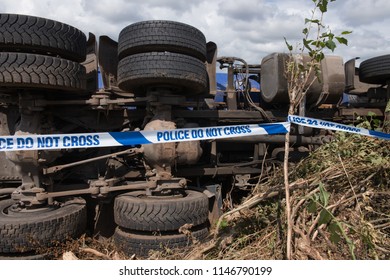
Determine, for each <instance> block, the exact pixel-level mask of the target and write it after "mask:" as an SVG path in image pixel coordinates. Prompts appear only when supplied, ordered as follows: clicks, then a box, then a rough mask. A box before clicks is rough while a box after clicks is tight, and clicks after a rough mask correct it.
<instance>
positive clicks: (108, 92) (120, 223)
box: [0, 14, 390, 258]
mask: <svg viewBox="0 0 390 280" xmlns="http://www.w3.org/2000/svg"><path fill="white" fill-rule="evenodd" d="M286 59H287V55H286V54H281V53H274V54H271V55H269V56H267V57H265V58H264V59H263V60H262V62H261V64H256V65H254V64H248V63H246V61H245V60H243V59H241V58H236V57H219V56H218V55H217V45H216V44H215V43H213V42H206V38H205V36H204V35H203V34H202V32H201V31H199V30H198V29H196V28H194V27H192V26H189V25H187V24H183V23H179V22H172V21H161V20H152V21H144V22H139V23H135V24H131V25H129V26H127V27H125V28H124V29H123V30H122V31H121V33H120V34H119V38H118V41H117V42H116V41H114V40H112V39H111V38H109V37H107V36H101V37H100V38H99V39H98V40H97V39H96V37H95V36H94V35H93V34H89V38H88V39H87V38H86V36H85V34H83V33H82V32H81V31H80V30H78V29H77V28H74V27H72V26H69V25H67V24H64V23H60V22H57V21H54V20H49V19H44V18H38V17H33V16H25V15H14V14H0V164H1V168H0V256H1V257H4V258H7V257H13V256H20V255H21V254H24V255H27V256H30V255H36V254H38V253H39V252H40V250H42V248H46V247H50V246H52V245H54V244H57V243H58V242H62V241H64V240H66V239H67V238H77V237H79V236H80V235H81V234H83V233H85V232H89V233H90V234H92V233H100V234H101V235H103V236H112V238H113V240H114V241H115V243H116V244H117V245H118V247H119V248H120V249H122V250H123V251H125V252H127V253H129V254H134V253H135V254H139V255H144V254H147V252H148V251H149V250H151V249H160V248H162V246H171V247H178V246H186V245H187V244H189V242H190V241H191V240H192V239H193V238H195V239H198V240H202V239H204V238H205V237H206V236H207V235H208V231H209V228H210V226H212V224H213V222H214V221H215V220H216V219H217V218H218V217H219V215H220V214H221V211H222V199H223V197H224V195H225V194H226V193H227V192H230V191H232V190H234V189H237V190H240V191H246V190H250V189H251V187H253V186H254V185H255V184H256V182H257V180H258V178H259V174H261V173H262V172H263V169H264V168H268V166H269V163H271V164H274V163H277V162H278V161H280V160H281V158H283V154H284V148H283V143H284V135H248V136H244V135H243V136H242V137H241V135H240V133H241V132H242V131H243V130H242V129H243V128H242V126H241V125H243V124H245V125H249V124H262V123H276V122H284V121H285V120H286V118H287V108H288V102H289V100H288V94H287V82H286V78H285V74H284V73H285V70H284V66H285V61H286ZM217 66H219V67H221V68H226V69H227V74H228V82H227V87H226V90H224V91H223V92H220V91H219V90H218V89H217V87H216V68H217ZM321 73H322V74H321V75H322V77H321V79H320V82H317V83H316V84H314V85H313V87H312V89H311V91H310V92H309V95H308V98H307V99H306V100H305V102H304V103H303V104H301V106H300V111H299V113H300V114H301V115H304V116H310V117H316V118H320V119H324V120H333V121H337V122H341V123H351V122H353V121H354V120H355V118H356V116H357V115H359V116H367V115H369V114H372V113H374V114H375V115H376V116H377V117H379V118H380V117H383V116H384V110H385V105H386V102H387V100H388V98H389V91H388V83H389V80H390V56H383V57H376V58H372V59H369V60H366V61H364V62H362V63H361V65H360V68H356V67H355V60H350V61H348V62H346V63H345V64H344V63H343V60H342V58H340V57H337V56H327V57H325V59H324V60H323V61H322V63H321ZM99 77H101V79H102V81H103V87H99V86H98V80H99ZM251 81H252V83H253V82H254V81H257V82H260V84H261V90H260V91H252V90H251ZM343 95H344V96H349V97H350V98H349V102H348V103H342V97H343ZM216 96H219V98H216ZM204 127H229V129H228V131H230V133H231V134H232V136H233V134H235V135H234V137H230V138H229V137H227V138H223V139H217V138H216V139H203V138H202V137H199V140H194V141H179V140H180V137H184V136H183V135H184V134H183V135H182V136H180V135H179V134H177V135H176V136H172V134H169V131H171V130H174V129H181V128H191V129H193V128H204ZM146 131H164V132H166V134H165V136H164V134H162V136H161V137H166V138H170V139H171V140H172V138H176V139H173V140H178V141H171V142H167V143H158V144H145V145H141V144H137V143H136V142H135V144H134V145H125V146H110V145H107V146H105V147H93V144H94V142H98V139H96V138H94V136H93V133H106V132H146ZM34 135H35V136H37V135H38V136H39V135H66V136H64V138H63V139H65V140H66V141H65V140H64V143H63V144H64V146H62V147H60V148H57V149H52V148H53V145H54V143H55V140H56V138H51V140H45V141H46V142H45V141H43V143H41V148H40V149H29V144H31V143H29V142H28V141H27V140H21V142H20V143H9V142H7V141H10V140H9V138H7V136H24V137H25V136H34ZM58 137H60V136H58ZM66 137H67V138H66ZM330 137H331V135H329V134H328V133H327V132H326V131H321V130H318V129H312V128H304V129H303V128H302V127H295V126H292V127H291V139H290V141H291V143H292V144H293V145H292V148H291V149H292V151H291V154H292V160H293V159H294V158H300V157H302V156H305V155H306V154H308V152H310V151H311V150H312V149H315V148H316V147H318V146H319V145H321V144H322V143H324V142H325V141H329V139H330ZM177 138H178V139H177ZM7 139H8V140H7ZM21 139H28V138H21ZM45 139H46V138H45ZM23 141H25V142H23ZM11 144H13V145H11ZM16 145H19V146H20V149H13V148H14V147H15V146H16ZM80 146H82V147H80ZM74 147H76V148H74ZM49 148H50V149H49ZM183 227H184V228H186V229H187V231H185V232H184V231H183V230H182V229H183ZM188 230H189V231H190V232H191V235H188Z"/></svg>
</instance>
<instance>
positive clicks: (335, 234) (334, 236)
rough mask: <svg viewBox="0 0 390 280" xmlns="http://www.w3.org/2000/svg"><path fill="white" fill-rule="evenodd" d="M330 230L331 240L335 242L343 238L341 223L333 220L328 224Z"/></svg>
mask: <svg viewBox="0 0 390 280" xmlns="http://www.w3.org/2000/svg"><path fill="white" fill-rule="evenodd" d="M328 230H329V232H330V238H329V239H330V241H332V242H333V243H335V244H336V243H338V242H339V241H340V240H341V236H340V233H341V230H342V229H340V226H339V224H338V223H337V222H331V223H330V224H329V226H328Z"/></svg>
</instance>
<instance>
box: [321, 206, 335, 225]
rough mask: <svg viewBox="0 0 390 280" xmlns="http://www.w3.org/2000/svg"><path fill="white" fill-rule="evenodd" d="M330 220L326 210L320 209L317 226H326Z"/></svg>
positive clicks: (330, 217)
mask: <svg viewBox="0 0 390 280" xmlns="http://www.w3.org/2000/svg"><path fill="white" fill-rule="evenodd" d="M331 220H332V215H331V214H330V213H329V211H328V210H326V209H322V211H321V212H320V218H319V220H318V225H319V226H320V225H323V224H327V223H329V222H330V221H331Z"/></svg>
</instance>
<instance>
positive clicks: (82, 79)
mask: <svg viewBox="0 0 390 280" xmlns="http://www.w3.org/2000/svg"><path fill="white" fill-rule="evenodd" d="M0 87H12V88H39V89H52V90H66V91H75V90H78V91H80V90H85V88H86V74H85V68H84V66H82V65H80V64H79V63H77V62H73V61H70V60H66V59H61V58H57V57H51V56H45V55H38V54H27V53H0Z"/></svg>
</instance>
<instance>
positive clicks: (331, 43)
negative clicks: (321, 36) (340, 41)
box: [325, 40, 336, 52]
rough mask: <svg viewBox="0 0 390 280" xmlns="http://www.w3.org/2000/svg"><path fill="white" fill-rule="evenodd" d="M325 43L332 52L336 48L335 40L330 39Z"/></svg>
mask: <svg viewBox="0 0 390 280" xmlns="http://www.w3.org/2000/svg"><path fill="white" fill-rule="evenodd" d="M325 45H326V47H327V48H328V49H330V50H331V51H332V52H333V51H334V49H335V48H336V44H335V42H333V41H332V40H328V41H326V42H325Z"/></svg>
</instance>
